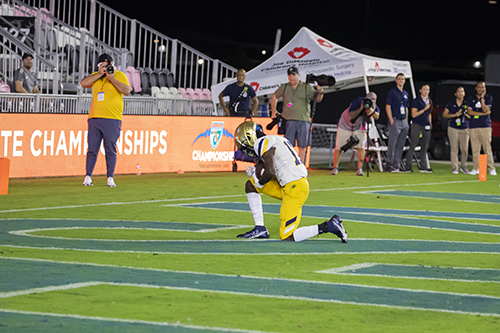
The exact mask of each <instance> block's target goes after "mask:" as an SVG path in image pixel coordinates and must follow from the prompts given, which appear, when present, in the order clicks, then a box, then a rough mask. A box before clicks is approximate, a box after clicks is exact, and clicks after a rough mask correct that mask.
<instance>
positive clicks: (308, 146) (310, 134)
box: [303, 90, 319, 165]
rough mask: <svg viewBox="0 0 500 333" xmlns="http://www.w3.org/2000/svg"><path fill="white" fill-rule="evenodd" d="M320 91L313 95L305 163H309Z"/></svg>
mask: <svg viewBox="0 0 500 333" xmlns="http://www.w3.org/2000/svg"><path fill="white" fill-rule="evenodd" d="M318 94H319V93H318V91H317V90H316V91H315V92H314V97H313V105H312V107H311V118H310V119H309V133H308V135H307V142H306V144H307V147H306V153H305V155H304V161H303V162H304V165H305V164H306V163H307V162H306V161H307V153H308V151H309V150H310V149H311V148H312V131H313V126H312V124H313V119H314V114H315V113H316V103H317V102H316V99H317V98H318Z"/></svg>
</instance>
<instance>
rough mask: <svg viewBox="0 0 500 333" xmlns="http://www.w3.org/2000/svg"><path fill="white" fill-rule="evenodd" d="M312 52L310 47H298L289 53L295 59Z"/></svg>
mask: <svg viewBox="0 0 500 333" xmlns="http://www.w3.org/2000/svg"><path fill="white" fill-rule="evenodd" d="M310 52H311V51H310V50H309V49H308V48H305V47H296V48H294V49H293V50H292V51H290V52H288V55H289V56H290V57H292V58H293V59H300V58H304V57H305V56H306V55H307V54H309V53H310Z"/></svg>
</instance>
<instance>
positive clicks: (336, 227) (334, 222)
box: [327, 215, 347, 243]
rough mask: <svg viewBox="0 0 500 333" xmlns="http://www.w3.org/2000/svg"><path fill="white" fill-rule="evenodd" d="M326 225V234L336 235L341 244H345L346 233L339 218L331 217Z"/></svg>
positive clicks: (336, 216)
mask: <svg viewBox="0 0 500 333" xmlns="http://www.w3.org/2000/svg"><path fill="white" fill-rule="evenodd" d="M327 225H328V232H331V233H332V234H335V235H337V236H338V237H339V238H340V239H341V240H342V243H347V233H346V232H345V229H344V226H343V225H342V220H341V219H340V216H338V215H333V216H332V218H331V219H329V220H328V222H327Z"/></svg>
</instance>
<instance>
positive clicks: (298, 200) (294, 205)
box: [250, 177, 309, 239]
mask: <svg viewBox="0 0 500 333" xmlns="http://www.w3.org/2000/svg"><path fill="white" fill-rule="evenodd" d="M250 181H251V182H252V184H255V181H254V179H253V178H250ZM256 190H257V192H259V193H262V194H265V195H268V196H270V197H271V198H275V199H278V200H281V208H280V221H281V224H280V238H281V239H285V238H287V237H289V236H290V235H291V234H293V232H294V231H295V229H297V227H298V226H299V223H300V219H301V217H302V206H304V204H305V202H306V200H307V198H308V197H309V181H308V180H307V178H301V179H298V180H295V181H293V182H290V183H288V184H286V185H285V186H281V185H280V184H279V183H278V180H277V179H276V177H274V178H273V179H271V180H270V181H269V182H267V183H266V184H265V185H264V186H263V187H262V188H256Z"/></svg>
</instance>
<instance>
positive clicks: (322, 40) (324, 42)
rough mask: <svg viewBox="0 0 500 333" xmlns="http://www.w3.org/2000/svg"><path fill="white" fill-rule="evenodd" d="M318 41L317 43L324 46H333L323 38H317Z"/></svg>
mask: <svg viewBox="0 0 500 333" xmlns="http://www.w3.org/2000/svg"><path fill="white" fill-rule="evenodd" d="M318 43H319V45H321V46H324V47H333V45H332V44H331V43H330V42H328V41H326V40H324V39H321V38H320V39H318Z"/></svg>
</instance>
